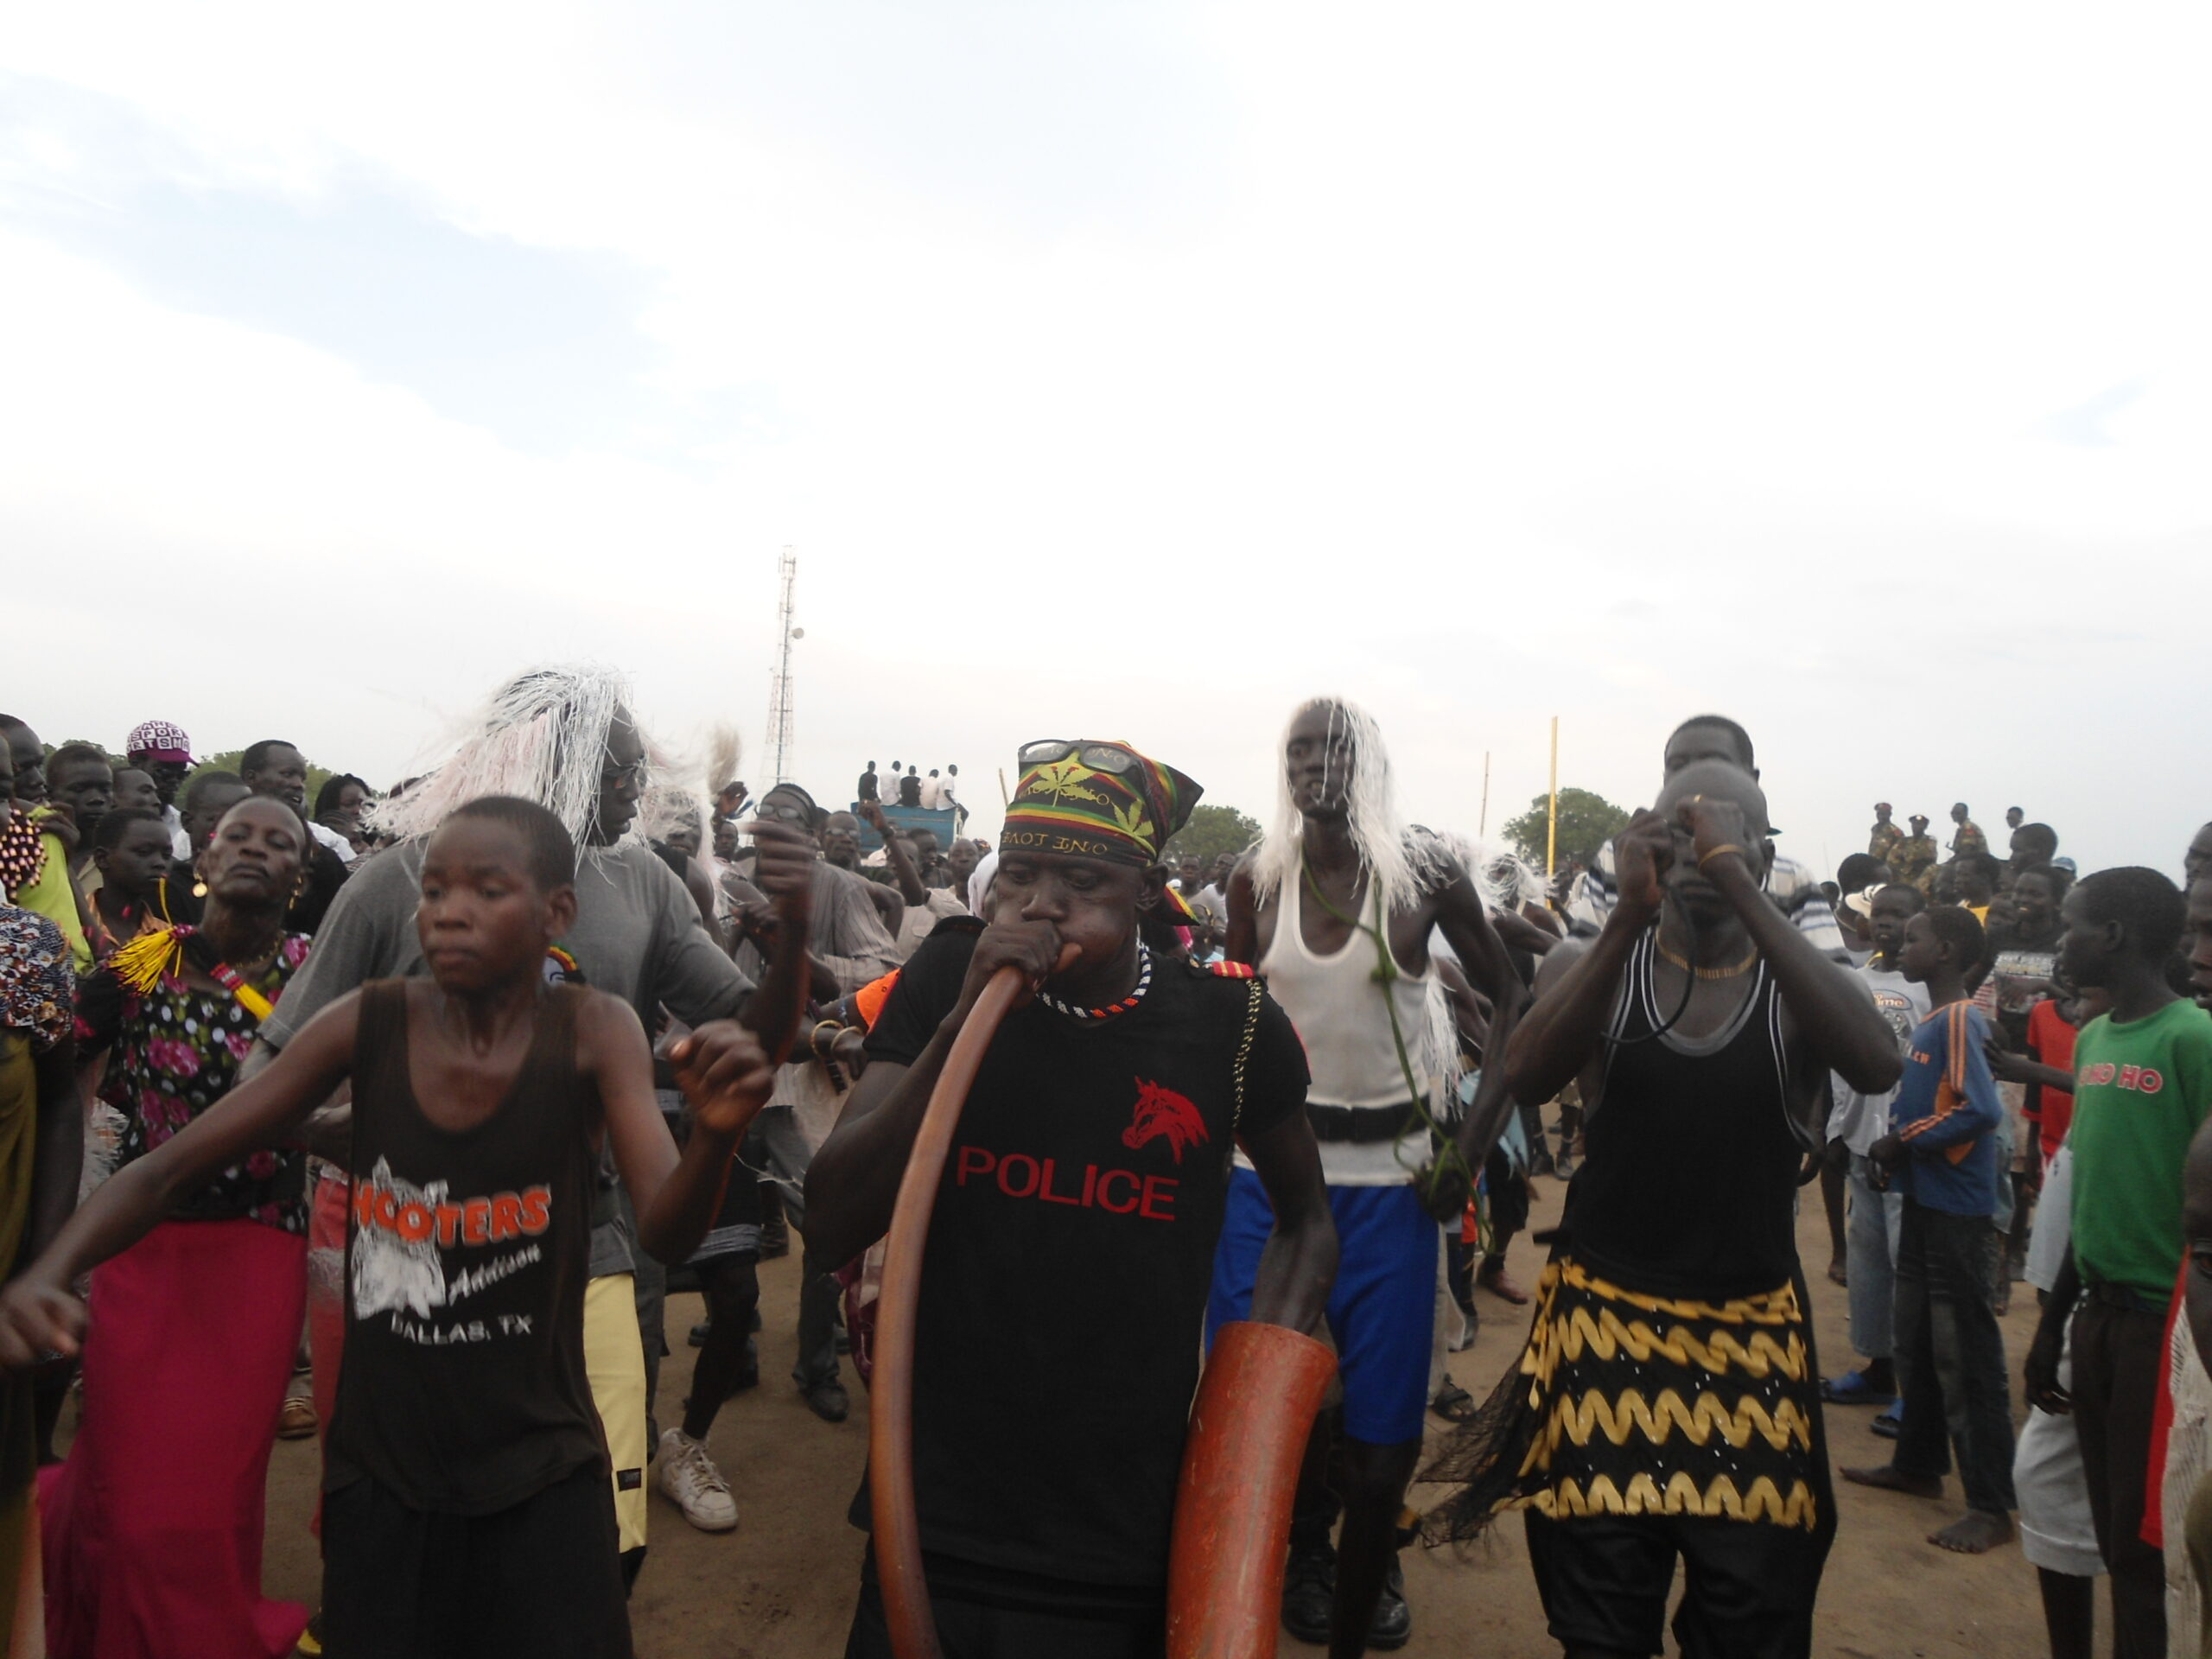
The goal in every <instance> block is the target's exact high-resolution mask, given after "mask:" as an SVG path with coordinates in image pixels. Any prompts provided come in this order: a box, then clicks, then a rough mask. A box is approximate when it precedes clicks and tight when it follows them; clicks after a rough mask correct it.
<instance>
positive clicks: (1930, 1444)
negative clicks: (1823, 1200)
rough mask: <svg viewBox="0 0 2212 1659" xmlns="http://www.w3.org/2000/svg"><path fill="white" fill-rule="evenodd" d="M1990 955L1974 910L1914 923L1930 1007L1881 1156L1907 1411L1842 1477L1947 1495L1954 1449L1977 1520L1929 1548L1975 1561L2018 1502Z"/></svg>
mask: <svg viewBox="0 0 2212 1659" xmlns="http://www.w3.org/2000/svg"><path fill="white" fill-rule="evenodd" d="M1984 949H1985V942H1984V938H1983V932H1982V927H1981V924H1980V922H1979V921H1977V920H1975V919H1974V913H1973V912H1971V911H1970V910H1967V909H1965V908H1963V907H1954V906H1946V907H1944V908H1942V909H1937V910H1927V911H1923V912H1920V913H1919V914H1918V915H1916V916H1915V917H1914V918H1912V920H1911V921H1910V924H1908V925H1907V926H1906V928H1905V934H1904V951H1903V953H1902V954H1901V956H1900V957H1899V965H1900V966H1901V967H1902V968H1903V969H1904V976H1905V977H1906V978H1907V979H1908V980H1910V981H1912V982H1915V983H1916V984H1920V985H1924V986H1926V987H1927V989H1928V1001H1929V1007H1930V1008H1931V1009H1932V1012H1931V1013H1930V1014H1929V1017H1928V1019H1926V1020H1923V1022H1922V1023H1921V1024H1920V1026H1919V1027H1917V1028H1916V1030H1915V1031H1914V1032H1913V1033H1912V1040H1911V1042H1910V1044H1909V1045H1908V1046H1907V1047H1906V1051H1905V1067H1904V1078H1903V1080H1902V1081H1901V1082H1900V1083H1899V1084H1898V1086H1897V1100H1896V1102H1895V1103H1894V1104H1893V1105H1892V1106H1891V1111H1890V1122H1891V1126H1892V1127H1891V1132H1890V1133H1889V1134H1888V1135H1885V1136H1884V1137H1883V1138H1882V1139H1881V1140H1879V1141H1877V1142H1875V1144H1874V1148H1873V1152H1872V1154H1871V1155H1872V1161H1873V1162H1874V1164H1875V1166H1877V1167H1878V1168H1879V1169H1881V1170H1882V1171H1883V1172H1884V1173H1885V1174H1886V1175H1888V1176H1889V1177H1891V1179H1894V1180H1895V1181H1896V1182H1897V1185H1898V1186H1899V1187H1900V1188H1901V1189H1902V1190H1903V1192H1904V1214H1903V1215H1902V1216H1901V1217H1899V1220H1898V1224H1897V1292H1896V1297H1897V1300H1896V1324H1897V1331H1896V1335H1897V1369H1898V1370H1899V1371H1900V1373H1901V1374H1902V1380H1903V1382H1904V1414H1903V1419H1902V1421H1901V1422H1900V1423H1899V1426H1898V1433H1897V1452H1896V1453H1895V1455H1894V1456H1893V1457H1892V1458H1891V1460H1890V1462H1889V1463H1888V1464H1886V1465H1883V1466H1881V1467H1879V1468H1875V1469H1847V1470H1845V1471H1843V1473H1844V1478H1845V1479H1847V1480H1853V1481H1856V1482H1858V1483H1859V1484H1861V1485H1866V1486H1880V1487H1885V1488H1887V1489H1888V1490H1890V1491H1901V1492H1910V1493H1913V1494H1915V1495H1916V1496H1918V1497H1940V1496H1941V1495H1942V1490H1943V1475H1944V1473H1945V1471H1946V1470H1947V1469H1948V1466H1949V1464H1950V1460H1951V1452H1952V1448H1954V1447H1955V1448H1956V1452H1957V1457H1958V1464H1959V1479H1960V1482H1961V1484H1962V1485H1963V1486H1964V1487H1965V1488H1966V1499H1967V1513H1966V1515H1965V1516H1964V1517H1963V1518H1961V1520H1958V1521H1956V1522H1953V1523H1952V1524H1951V1525H1949V1526H1948V1527H1945V1528H1944V1529H1942V1531H1940V1532H1937V1533H1935V1534H1933V1535H1931V1536H1930V1537H1929V1542H1930V1543H1932V1544H1935V1545H1936V1546H1937V1547H1938V1548H1943V1549H1948V1550H1955V1551H1956V1552H1958V1553H1959V1554H1965V1555H1979V1554H1982V1553H1983V1552H1984V1551H1986V1550H1988V1549H1992V1548H1995V1547H1996V1546H1997V1545H1999V1544H2001V1543H2003V1542H2005V1541H2006V1540H2007V1539H2009V1538H2011V1537H2012V1510H2013V1508H2014V1502H2013V1495H2012V1402H2011V1392H2010V1389H2009V1387H2008V1385H2007V1383H2006V1381H2005V1334H2004V1332H2003V1331H2002V1330H2001V1329H2000V1328H1999V1325H1998V1323H1997V1310H1996V1297H1997V1278H1996V1274H1997V1268H1998V1263H1999V1240H1998V1236H1997V1228H1996V1224H1995V1222H1994V1221H1993V1219H1992V1217H1993V1213H1994V1211H1995V1210H1996V1207H1997V1202H1998V1198H1999V1184H1998V1150H1999V1135H1998V1133H1997V1131H1998V1130H1999V1128H2001V1127H2002V1125H2003V1123H2004V1122H2005V1110H2004V1107H2003V1105H2002V1103H2000V1102H1999V1099H1998V1097H1997V1084H1996V1080H1995V1079H1994V1078H1993V1077H1991V1076H1990V1074H1989V1062H1988V1059H1987V1058H1986V1054H1985V1052H1984V1051H1985V1049H1986V1047H1987V1046H1988V1043H1989V1024H1988V1022H1987V1021H1986V1020H1984V1019H1983V1018H1982V1016H1981V1013H1980V1010H1979V1009H1977V1008H1975V1007H1974V1006H1973V1005H1972V1004H1971V1003H1970V1002H1968V1001H1967V988H1966V980H1967V976H1968V975H1969V974H1971V973H1973V972H1974V969H1976V968H1977V967H1979V966H1980V963H1981V961H1982V954H1983V950H1984ZM1947 1429H1948V1445H1947V1444H1946V1439H1945V1431H1946V1430H1947Z"/></svg>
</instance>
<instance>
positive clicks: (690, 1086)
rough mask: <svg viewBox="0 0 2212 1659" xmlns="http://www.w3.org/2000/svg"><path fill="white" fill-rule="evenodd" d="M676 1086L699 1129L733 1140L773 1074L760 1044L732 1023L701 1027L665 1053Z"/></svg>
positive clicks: (763, 1099)
mask: <svg viewBox="0 0 2212 1659" xmlns="http://www.w3.org/2000/svg"><path fill="white" fill-rule="evenodd" d="M668 1058H669V1062H670V1064H671V1065H673V1066H674V1067H675V1068H676V1081H677V1084H678V1086H680V1087H681V1088H682V1089H683V1097H684V1099H686V1100H688V1101H689V1102H690V1103H691V1110H692V1112H693V1113H694V1115H695V1116H696V1119H697V1121H698V1122H699V1124H700V1126H701V1127H702V1128H706V1129H709V1130H710V1131H712V1132H713V1133H715V1134H716V1135H727V1136H729V1137H731V1138H733V1139H734V1138H735V1137H736V1136H738V1135H742V1134H744V1133H745V1130H746V1128H747V1125H748V1124H750V1123H751V1122H753V1118H754V1117H755V1116H758V1115H759V1114H760V1109H761V1108H762V1107H763V1106H765V1105H766V1104H767V1103H768V1096H770V1095H771V1094H772V1093H773V1092H774V1090H775V1087H776V1068H775V1067H773V1066H772V1065H769V1064H768V1054H767V1051H766V1050H765V1049H763V1048H762V1047H761V1046H760V1039H759V1038H758V1037H755V1036H754V1035H753V1033H751V1032H749V1031H747V1029H746V1028H745V1027H743V1026H741V1025H739V1024H738V1023H737V1022H736V1021H735V1020H710V1021H709V1023H707V1024H706V1025H703V1026H701V1027H699V1028H698V1029H697V1030H696V1031H694V1032H693V1033H691V1034H690V1036H688V1037H685V1038H683V1039H682V1040H681V1041H679V1042H677V1045H676V1046H674V1047H673V1048H671V1049H670V1050H669V1052H668Z"/></svg>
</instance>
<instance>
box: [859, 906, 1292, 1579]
mask: <svg viewBox="0 0 2212 1659" xmlns="http://www.w3.org/2000/svg"><path fill="white" fill-rule="evenodd" d="M975 940H976V936H975V934H974V932H973V931H956V930H953V929H950V928H946V929H944V930H941V931H939V932H938V933H937V934H935V935H933V936H932V937H931V938H930V939H929V940H928V941H926V942H925V944H923V946H922V948H921V949H920V950H918V951H917V952H915V954H914V956H913V957H912V960H911V961H909V962H908V963H906V969H905V970H904V972H902V973H901V974H900V976H899V983H898V985H897V987H896V988H894V989H893V992H892V995H891V997H890V1000H889V1001H888V1002H887V1004H886V1005H885V1007H884V1010H883V1014H882V1017H881V1018H880V1020H878V1021H877V1023H876V1026H875V1029H874V1032H873V1033H871V1034H870V1035H869V1038H868V1052H869V1054H870V1056H871V1057H872V1058H875V1059H878V1060H890V1061H894V1062H898V1063H900V1064H911V1063H912V1061H913V1060H914V1059H915V1058H917V1057H918V1055H919V1054H920V1053H921V1052H922V1050H923V1049H924V1048H925V1046H927V1045H928V1043H929V1040H930V1039H931V1036H932V1035H933V1034H934V1033H935V1032H936V1030H937V1027H938V1023H939V1021H941V1020H943V1019H944V1016H945V1015H946V1014H948V1013H950V1011H951V1009H952V1007H953V1005H954V1004H955V1003H956V1002H957V1001H959V998H960V988H961V984H962V982H963V979H964V978H965V977H966V975H967V971H968V963H969V957H970V956H971V955H972V954H973V953H974V950H975ZM1251 995H1252V983H1251V982H1249V981H1246V980H1237V979H1227V978H1221V977H1217V976H1214V975H1211V974H1209V973H1206V972H1205V971H1203V970H1201V969H1193V968H1191V967H1188V966H1186V965H1185V964H1182V963H1170V962H1167V961H1165V960H1158V961H1155V963H1154V967H1153V974H1152V983H1151V986H1150V988H1148V989H1147V992H1146V994H1145V997H1144V1000H1143V1001H1141V1002H1140V1003H1139V1004H1138V1005H1137V1007H1135V1008H1133V1009H1131V1010H1130V1011H1128V1013H1126V1014H1116V1015H1114V1016H1111V1017H1110V1018H1108V1019H1106V1020H1101V1021H1098V1022H1096V1023H1095V1024H1090V1023H1082V1022H1078V1021H1077V1020H1073V1019H1071V1018H1070V1017H1068V1016H1067V1015H1065V1014H1059V1013H1058V1012H1055V1011H1054V1010H1052V1009H1051V1008H1048V1007H1045V1006H1043V1005H1042V1004H1041V1003H1035V1002H1033V1003H1031V1004H1030V1005H1028V1006H1027V1007H1024V1008H1021V1009H1020V1010H1018V1011H1016V1012H1015V1013H1014V1014H1012V1015H1011V1016H1009V1017H1008V1019H1007V1021H1006V1023H1005V1025H1004V1026H1002V1027H1001V1028H1000V1031H999V1033H998V1036H997V1038H996V1039H995V1040H994V1042H993V1043H992V1045H991V1048H990V1052H988V1054H987V1055H986V1056H985V1057H984V1060H983V1064H982V1071H980V1073H979V1074H978V1075H977V1077H976V1086H975V1088H974V1090H972V1091H971V1092H970V1093H969V1097H968V1103H967V1108H966V1109H965V1111H964V1112H963V1114H962V1116H961V1120H960V1126H959V1128H958V1131H957V1133H956V1135H954V1137H953V1145H952V1154H951V1156H950V1159H949V1160H947V1163H946V1166H945V1173H944V1181H943V1184H942V1185H941V1186H940V1187H939V1189H938V1201H937V1211H936V1213H935V1216H934V1217H932V1219H931V1226H930V1235H929V1247H928V1255H927V1257H926V1259H925V1262H924V1265H923V1269H922V1292H921V1306H920V1310H919V1325H918V1331H917V1333H916V1344H915V1345H916V1352H915V1368H914V1369H915V1379H914V1465H915V1466H914V1484H915V1489H916V1498H917V1503H918V1508H919V1510H920V1520H921V1527H922V1542H923V1547H924V1548H925V1549H927V1550H929V1551H931V1552H935V1553H938V1554H944V1555H950V1556H954V1557H957V1558H958V1559H960V1560H968V1561H975V1562H978V1563H982V1564H984V1565H987V1566H989V1567H997V1568H1001V1569H1007V1570H1011V1571H1013V1572H1015V1573H1031V1574H1038V1575H1042V1576H1046V1577H1050V1578H1054V1579H1063V1580H1077V1581H1079V1582H1082V1583H1086V1584H1096V1585H1112V1586H1128V1587H1130V1588H1142V1589H1150V1588H1154V1587H1158V1586H1164V1585H1165V1584H1166V1579H1167V1543H1168V1533H1169V1529H1170V1527H1171V1525H1172V1522H1173V1512H1174V1503H1175V1484H1176V1478H1177V1475H1178V1473H1179V1470H1180V1467H1181V1462H1182V1452H1183V1438H1184V1431H1185V1424H1186V1421H1187V1419H1188V1416H1189V1412H1190V1406H1191V1401H1192V1395H1193V1394H1194V1393H1195V1391H1196V1389H1197V1386H1198V1369H1199V1357H1200V1356H1199V1344H1200V1339H1201V1335H1202V1331H1203V1325H1204V1319H1205V1304H1206V1294H1207V1289H1208V1285H1209V1281H1210V1278H1211V1271H1212V1263H1213V1254H1214V1244H1215V1242H1216V1240H1217V1237H1218V1236H1219V1235H1220V1231H1221V1221H1222V1211H1223V1207H1224V1202H1225V1200H1226V1197H1227V1193H1228V1188H1229V1164H1230V1152H1231V1150H1232V1141H1233V1139H1234V1135H1233V1134H1232V1128H1231V1124H1232V1121H1234V1122H1236V1126H1237V1128H1236V1133H1241V1134H1242V1135H1245V1136H1248V1137H1249V1136H1250V1135H1256V1134H1261V1133H1263V1132H1265V1131H1267V1130H1268V1129H1271V1128H1275V1127H1276V1126H1277V1125H1279V1124H1281V1122H1283V1121H1284V1120H1285V1119H1286V1118H1287V1117H1288V1116H1291V1115H1293V1114H1294V1113H1296V1112H1298V1111H1300V1110H1301V1109H1303V1106H1304V1103H1305V1099H1306V1057H1305V1052H1304V1051H1303V1050H1302V1049H1301V1048H1300V1046H1299V1041H1298V1036H1297V1033H1295V1032H1294V1030H1293V1029H1292V1027H1291V1024H1290V1020H1289V1018H1288V1016H1287V1015H1286V1014H1284V1013H1283V1012H1282V1010H1281V1008H1280V1007H1277V1006H1276V1005H1275V1003H1274V1000H1273V999H1272V998H1269V997H1268V996H1266V995H1264V994H1262V996H1261V998H1260V1001H1259V1006H1258V1012H1257V1016H1256V1023H1252V1016H1251V1007H1252V1004H1251ZM1248 1023H1252V1044H1251V1051H1250V1054H1249V1059H1248V1061H1247V1063H1246V1065H1245V1081H1244V1090H1243V1106H1242V1110H1241V1115H1240V1114H1238V1112H1237V1109H1236V1095H1235V1085H1234V1077H1235V1073H1236V1054H1237V1051H1238V1049H1239V1047H1240V1046H1241V1045H1242V1043H1243V1039H1244V1035H1245V1032H1246V1030H1247V1027H1248ZM855 1515H856V1517H858V1518H864V1517H865V1516H866V1505H865V1504H864V1503H862V1504H858V1505H856V1506H855Z"/></svg>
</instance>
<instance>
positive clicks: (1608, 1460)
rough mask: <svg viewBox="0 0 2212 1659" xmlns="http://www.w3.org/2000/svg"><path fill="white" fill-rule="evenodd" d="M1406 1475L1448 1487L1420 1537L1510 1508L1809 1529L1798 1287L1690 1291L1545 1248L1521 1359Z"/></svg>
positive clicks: (1807, 1395) (1810, 1425)
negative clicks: (1644, 1287)
mask: <svg viewBox="0 0 2212 1659" xmlns="http://www.w3.org/2000/svg"><path fill="white" fill-rule="evenodd" d="M1421 1479H1422V1480H1424V1481H1427V1482H1435V1483H1453V1484H1459V1486H1460V1489H1461V1490H1460V1491H1459V1492H1458V1493H1456V1494H1455V1495H1453V1496H1452V1497H1451V1498H1449V1499H1447V1500H1446V1502H1445V1503H1443V1504H1441V1505H1440V1506H1438V1507H1437V1508H1436V1509H1434V1510H1432V1511H1431V1512H1430V1514H1429V1516H1428V1517H1427V1524H1426V1527H1425V1532H1426V1534H1427V1537H1428V1539H1429V1541H1431V1542H1442V1541H1446V1540H1450V1539H1457V1538H1466V1537H1471V1536H1472V1535H1475V1534H1477V1533H1478V1532H1480V1531H1481V1530H1482V1529H1483V1528H1484V1526H1485V1525H1487V1524H1488V1523H1489V1522H1491V1520H1492V1519H1493V1518H1494V1517H1496V1516H1498V1515H1500V1514H1502V1513H1503V1512H1504V1511H1505V1510H1515V1509H1526V1510H1535V1511H1536V1512H1537V1513H1539V1514H1541V1515H1544V1516H1548V1517H1550V1518H1551V1519H1553V1520H1555V1521H1568V1520H1573V1519H1574V1518H1576V1517H1578V1516H1596V1515H1606V1516H1704V1517H1707V1518H1709V1519H1714V1520H1728V1521H1742V1522H1753V1523H1757V1524H1760V1525H1765V1526H1777V1527H1786V1528H1802V1529H1805V1530H1807V1531H1808V1532H1815V1531H1820V1530H1822V1529H1825V1528H1826V1527H1827V1525H1829V1524H1831V1520H1830V1517H1829V1516H1828V1514H1827V1510H1828V1507H1829V1491H1828V1482H1827V1452H1826V1447H1825V1446H1824V1444H1823V1443H1822V1440H1821V1427H1820V1405H1819V1384H1818V1383H1817V1381H1816V1380H1815V1364H1814V1358H1813V1346H1812V1342H1811V1340H1810V1332H1809V1331H1808V1327H1807V1325H1806V1322H1805V1314H1804V1307H1803V1304H1802V1300H1801V1297H1800V1294H1799V1290H1798V1287H1797V1286H1796V1284H1794V1283H1792V1284H1787V1285H1783V1287H1781V1288H1779V1289H1777V1290H1772V1291H1768V1292H1765V1293H1763V1294H1759V1295H1756V1296H1744V1297H1738V1298H1735V1299H1733V1300H1728V1301H1721V1302H1703V1301H1695V1300H1683V1299H1681V1298H1675V1297H1668V1296H1655V1295H1649V1294H1644V1293H1643V1292H1640V1291H1632V1290H1627V1289H1624V1288H1623V1287H1620V1286H1618V1285H1615V1284H1612V1283H1610V1282H1608V1281H1606V1280H1605V1279H1602V1278H1600V1277H1599V1276H1598V1275H1597V1274H1594V1273H1592V1271H1591V1270H1590V1269H1589V1268H1586V1267H1585V1266H1583V1265H1582V1264H1581V1263H1580V1262H1576V1261H1575V1260H1574V1259H1573V1257H1572V1256H1568V1255H1560V1256H1558V1257H1556V1258H1554V1261H1553V1262H1551V1263H1550V1264H1549V1265H1548V1266H1547V1267H1546V1268H1545V1269H1544V1274H1543V1278H1542V1279H1541V1281H1539V1283H1538V1286H1537V1292H1536V1299H1535V1321H1534V1323H1533V1325H1532V1326H1531V1328H1530V1330H1529V1345H1528V1346H1527V1347H1526V1348H1525V1349H1524V1350H1523V1351H1522V1355H1521V1361H1520V1363H1519V1364H1518V1365H1517V1366H1516V1368H1515V1369H1514V1370H1511V1371H1509V1372H1508V1373H1507V1374H1506V1375H1505V1376H1504V1377H1503V1379H1502V1380H1501V1381H1500V1382H1499V1383H1498V1385H1497V1389H1495V1390H1494V1391H1493V1392H1492V1394H1491V1397H1490V1399H1489V1400H1488V1401H1487V1402H1484V1406H1483V1408H1482V1409H1481V1411H1479V1412H1478V1413H1477V1414H1476V1415H1475V1417H1474V1418H1473V1419H1472V1421H1470V1422H1468V1423H1467V1424H1466V1426H1465V1427H1463V1428H1461V1429H1460V1430H1459V1432H1458V1433H1455V1434H1454V1435H1453V1436H1452V1439H1451V1440H1450V1441H1448V1442H1447V1443H1446V1446H1445V1447H1444V1449H1443V1451H1442V1452H1440V1453H1439V1454H1438V1456H1437V1457H1436V1458H1435V1459H1433V1461H1432V1462H1431V1463H1430V1465H1428V1467H1427V1469H1425V1470H1424V1471H1422V1473H1421Z"/></svg>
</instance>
